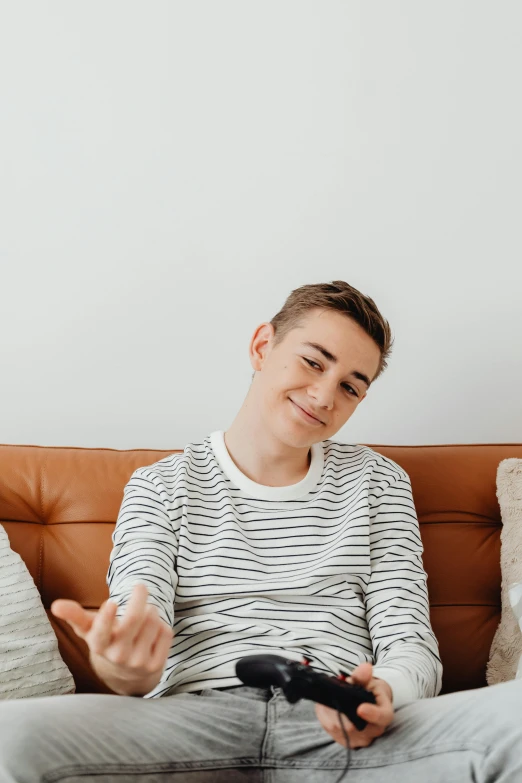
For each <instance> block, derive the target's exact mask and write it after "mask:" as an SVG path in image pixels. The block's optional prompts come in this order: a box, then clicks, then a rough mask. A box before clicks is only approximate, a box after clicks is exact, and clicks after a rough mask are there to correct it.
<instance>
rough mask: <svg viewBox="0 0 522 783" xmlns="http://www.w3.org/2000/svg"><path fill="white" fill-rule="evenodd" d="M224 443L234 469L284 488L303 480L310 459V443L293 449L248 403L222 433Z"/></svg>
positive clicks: (256, 480) (252, 479)
mask: <svg viewBox="0 0 522 783" xmlns="http://www.w3.org/2000/svg"><path fill="white" fill-rule="evenodd" d="M225 445H226V447H227V451H228V453H229V454H230V458H231V459H232V461H233V462H234V464H235V465H236V467H237V468H239V470H240V471H241V472H242V473H243V474H244V475H245V476H247V477H248V478H249V479H250V480H251V481H255V482H256V483H257V484H264V485H265V486H268V487H286V486H289V485H290V484H297V483H298V482H299V481H302V479H304V477H305V476H306V474H307V473H308V469H309V467H310V461H311V451H310V447H309V446H303V447H300V448H293V447H292V446H288V445H287V444H286V443H283V442H282V441H280V440H279V439H278V438H276V437H275V436H274V435H273V434H272V433H271V432H270V430H269V428H268V427H267V425H266V423H265V422H264V421H263V420H262V418H260V417H259V415H256V414H255V413H254V411H253V410H252V408H251V407H250V405H249V403H248V397H247V399H246V400H245V402H244V403H243V406H242V408H241V410H240V411H239V413H238V415H237V416H236V418H235V419H234V421H233V422H232V424H231V426H230V427H229V428H228V429H227V431H226V432H225Z"/></svg>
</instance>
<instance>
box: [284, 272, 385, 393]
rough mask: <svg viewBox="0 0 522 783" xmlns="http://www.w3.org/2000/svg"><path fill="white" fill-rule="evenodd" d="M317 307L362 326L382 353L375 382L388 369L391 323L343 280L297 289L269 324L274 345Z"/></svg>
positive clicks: (367, 299) (366, 297)
mask: <svg viewBox="0 0 522 783" xmlns="http://www.w3.org/2000/svg"><path fill="white" fill-rule="evenodd" d="M316 308H321V309H323V310H336V311H337V312H338V313H344V315H346V317H347V318H351V320H352V321H355V322H356V323H357V324H359V326H361V327H362V328H363V329H364V331H365V332H366V334H367V335H369V336H370V337H371V338H372V340H373V341H374V342H375V344H376V345H377V347H378V348H379V350H380V352H381V361H380V362H379V367H378V369H377V372H376V374H375V377H374V378H373V380H372V383H373V381H375V380H376V379H377V378H378V377H379V375H381V373H382V372H384V370H385V369H386V367H387V366H388V362H387V359H388V357H389V356H390V354H391V350H392V346H393V337H392V334H391V329H390V325H389V323H388V321H387V320H386V319H385V318H384V317H383V316H382V315H381V313H380V312H379V310H378V308H377V305H376V304H375V302H374V301H373V299H370V297H369V296H365V295H364V294H361V292H360V291H358V290H357V289H356V288H354V287H353V286H351V285H349V284H348V283H345V282H344V280H334V281H333V282H332V283H316V284H313V285H302V286H301V287H300V288H296V289H295V290H294V291H292V293H291V294H290V296H289V297H288V298H287V300H286V302H285V303H284V305H283V306H282V308H281V309H280V310H279V312H278V313H277V314H276V315H274V317H273V318H272V320H271V321H270V323H271V324H272V326H273V327H274V332H275V339H274V345H279V343H281V342H282V341H283V339H284V338H285V336H286V335H287V334H288V332H290V331H291V330H292V329H296V328H297V327H298V326H300V325H301V323H302V321H303V317H304V316H305V315H306V314H307V313H308V312H310V311H311V310H315V309H316Z"/></svg>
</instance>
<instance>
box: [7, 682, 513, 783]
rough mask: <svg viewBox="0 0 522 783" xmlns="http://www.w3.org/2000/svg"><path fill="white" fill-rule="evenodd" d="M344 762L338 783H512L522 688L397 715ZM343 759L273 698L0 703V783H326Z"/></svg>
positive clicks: (251, 694)
mask: <svg viewBox="0 0 522 783" xmlns="http://www.w3.org/2000/svg"><path fill="white" fill-rule="evenodd" d="M350 755H351V761H350V767H349V770H348V772H347V773H346V775H345V777H344V778H343V783H344V781H346V782H347V783H384V782H385V783H419V781H420V782H421V783H438V782H439V781H440V782H441V783H442V781H444V783H467V782H468V781H469V783H472V782H473V783H492V781H496V782H497V783H521V782H522V681H515V682H510V683H506V684H503V685H495V686H493V687H490V688H481V689H479V690H475V691H465V692H462V693H454V694H448V695H446V696H439V697H437V698H435V699H424V700H422V701H418V702H415V703H413V704H410V705H407V706H405V707H402V708H401V709H399V710H398V711H397V712H396V715H395V718H394V721H393V723H392V725H391V726H390V728H389V729H388V731H387V732H386V733H385V734H384V735H383V736H382V737H380V738H378V739H377V740H375V741H374V743H373V744H372V745H371V746H370V747H369V748H361V749H359V750H352V751H351V754H350ZM346 758H347V755H346V749H345V748H343V747H342V746H341V745H339V744H337V743H335V742H334V741H333V740H332V739H331V738H330V736H329V735H328V734H327V733H326V732H325V731H324V729H323V728H322V726H321V725H320V723H319V722H318V720H317V718H316V716H315V712H314V705H313V704H312V703H311V702H307V701H301V702H298V703H297V704H294V705H291V704H288V702H287V701H286V699H285V697H284V695H283V694H282V693H281V691H280V690H279V689H278V688H273V689H270V690H263V689H259V688H249V687H244V686H239V687H235V688H227V689H223V690H205V691H201V692H199V693H197V694H193V693H192V694H188V693H187V694H184V693H183V694H175V695H173V696H166V697H162V698H160V699H141V698H133V697H126V696H108V695H94V694H75V695H69V696H52V697H42V698H34V699H20V700H13V701H4V702H3V703H1V704H0V783H15V781H16V783H36V781H39V782H40V783H55V781H60V782H65V781H66V782H67V783H89V781H93V782H94V781H96V783H156V782H157V783H164V782H165V783H166V781H169V783H185V781H186V783H247V781H248V783H334V781H336V780H337V779H338V778H339V776H340V774H341V771H342V770H343V768H344V766H345V763H346Z"/></svg>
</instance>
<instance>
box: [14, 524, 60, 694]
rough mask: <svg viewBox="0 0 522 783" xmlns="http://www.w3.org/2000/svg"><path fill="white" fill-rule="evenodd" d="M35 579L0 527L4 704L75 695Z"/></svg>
mask: <svg viewBox="0 0 522 783" xmlns="http://www.w3.org/2000/svg"><path fill="white" fill-rule="evenodd" d="M74 688H75V686H74V680H73V678H72V675H71V673H70V671H69V669H68V668H67V666H66V665H65V663H64V662H63V660H62V658H61V656H60V653H59V651H58V642H57V639H56V636H55V633H54V631H53V629H52V626H51V624H50V622H49V620H48V618H47V615H46V613H45V609H44V607H43V605H42V601H41V599H40V594H39V592H38V590H37V587H36V585H35V583H34V582H33V579H32V577H31V574H30V573H29V571H28V570H27V567H26V565H25V563H24V561H23V560H22V558H21V557H20V555H19V554H18V553H16V552H13V550H12V549H11V547H10V544H9V538H8V536H7V533H6V532H5V530H4V528H3V527H2V526H1V525H0V699H22V698H28V697H29V696H52V695H57V694H63V693H72V692H73V691H74Z"/></svg>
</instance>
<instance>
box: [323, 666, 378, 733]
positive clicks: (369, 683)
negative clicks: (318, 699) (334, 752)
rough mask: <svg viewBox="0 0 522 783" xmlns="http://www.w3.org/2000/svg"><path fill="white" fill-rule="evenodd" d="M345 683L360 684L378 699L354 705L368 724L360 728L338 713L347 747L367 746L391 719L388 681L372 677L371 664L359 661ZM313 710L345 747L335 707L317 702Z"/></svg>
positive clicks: (326, 728)
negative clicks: (344, 732)
mask: <svg viewBox="0 0 522 783" xmlns="http://www.w3.org/2000/svg"><path fill="white" fill-rule="evenodd" d="M346 682H352V683H355V684H356V685H362V687H363V688H366V690H368V691H371V692H372V693H373V695H374V696H375V700H376V702H377V703H376V704H369V703H364V704H360V705H359V707H358V708H357V715H358V716H359V717H360V718H363V720H365V721H368V725H367V726H366V727H365V728H364V729H363V730H362V731H358V730H357V729H356V728H355V726H354V725H353V723H352V722H351V721H350V720H349V719H348V718H347V717H346V715H343V714H342V713H341V718H342V721H343V725H344V727H345V729H346V734H347V736H348V743H349V746H350V748H366V747H368V745H371V743H372V742H373V740H374V739H375V738H376V737H380V736H381V734H384V732H385V731H386V729H387V727H388V726H389V725H390V723H391V722H392V720H393V704H392V689H391V688H390V686H389V685H388V683H387V682H385V681H384V680H379V679H377V678H376V677H374V676H373V667H372V665H371V663H361V664H360V665H359V666H357V668H356V669H354V670H353V672H352V674H351V676H350V677H348V678H347V680H346ZM315 713H316V715H317V717H318V719H319V722H320V723H321V726H322V727H323V729H324V730H325V731H327V732H328V734H329V735H330V736H331V737H332V738H333V739H334V740H335V741H336V742H338V743H339V744H340V745H344V747H346V740H345V738H344V734H343V731H342V729H341V726H340V725H339V714H338V712H337V710H334V709H332V708H331V707H325V706H324V704H316V705H315Z"/></svg>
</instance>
